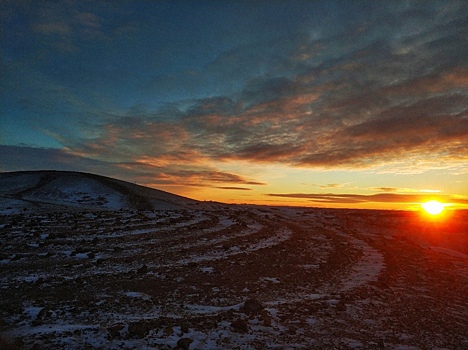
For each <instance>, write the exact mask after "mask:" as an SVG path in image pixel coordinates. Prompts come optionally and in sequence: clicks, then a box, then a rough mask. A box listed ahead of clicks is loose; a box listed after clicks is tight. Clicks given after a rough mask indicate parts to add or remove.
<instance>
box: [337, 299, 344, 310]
mask: <svg viewBox="0 0 468 350" xmlns="http://www.w3.org/2000/svg"><path fill="white" fill-rule="evenodd" d="M336 310H337V311H346V303H345V302H344V301H343V300H340V301H339V302H338V304H336Z"/></svg>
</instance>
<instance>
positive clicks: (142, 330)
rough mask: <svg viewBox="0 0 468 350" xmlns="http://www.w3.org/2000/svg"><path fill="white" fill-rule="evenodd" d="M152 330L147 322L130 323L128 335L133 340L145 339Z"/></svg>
mask: <svg viewBox="0 0 468 350" xmlns="http://www.w3.org/2000/svg"><path fill="white" fill-rule="evenodd" d="M150 329H151V327H150V325H149V324H148V322H146V321H143V320H141V321H136V322H130V323H129V324H128V335H129V336H130V337H131V338H144V337H145V336H146V335H147V334H148V332H149V331H150Z"/></svg>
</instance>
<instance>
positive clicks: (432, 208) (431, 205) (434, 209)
mask: <svg viewBox="0 0 468 350" xmlns="http://www.w3.org/2000/svg"><path fill="white" fill-rule="evenodd" d="M421 206H422V207H423V209H424V210H425V211H426V213H428V214H430V215H439V214H440V213H442V211H443V210H444V205H443V204H442V203H440V202H439V201H436V200H431V201H428V202H425V203H422V204H421Z"/></svg>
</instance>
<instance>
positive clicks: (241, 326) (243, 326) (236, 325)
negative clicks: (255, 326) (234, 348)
mask: <svg viewBox="0 0 468 350" xmlns="http://www.w3.org/2000/svg"><path fill="white" fill-rule="evenodd" d="M231 327H232V329H234V330H235V331H237V332H240V333H246V332H247V331H248V330H249V327H248V326H247V322H245V321H244V320H243V319H241V318H238V319H237V320H235V321H234V322H232V323H231Z"/></svg>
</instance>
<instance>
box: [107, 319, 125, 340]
mask: <svg viewBox="0 0 468 350" xmlns="http://www.w3.org/2000/svg"><path fill="white" fill-rule="evenodd" d="M124 327H125V325H123V324H121V323H118V324H115V325H112V326H110V327H109V328H107V332H108V333H109V340H112V339H115V338H120V336H121V333H120V332H121V331H122V329H124Z"/></svg>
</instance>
